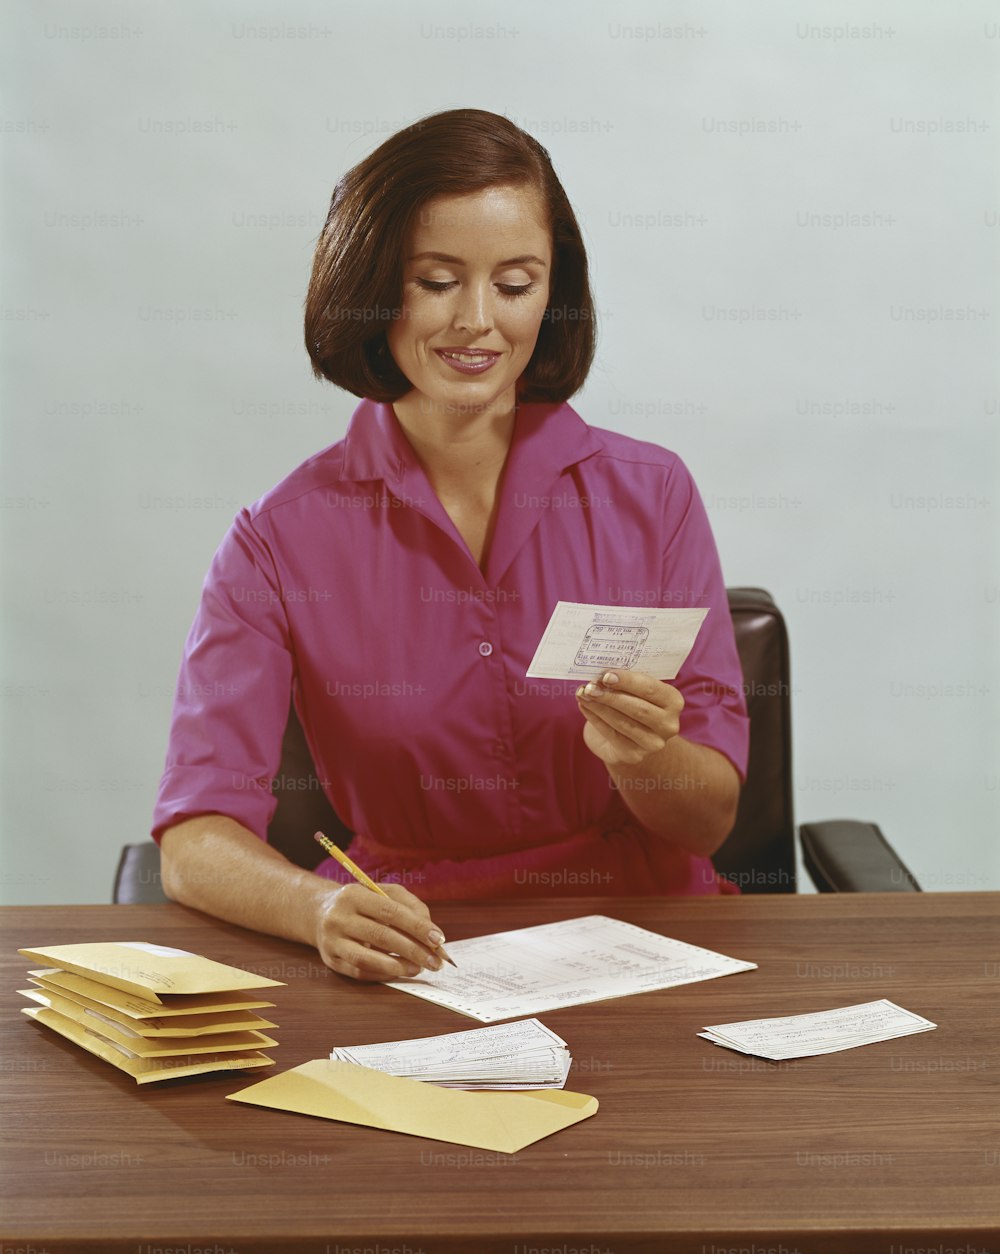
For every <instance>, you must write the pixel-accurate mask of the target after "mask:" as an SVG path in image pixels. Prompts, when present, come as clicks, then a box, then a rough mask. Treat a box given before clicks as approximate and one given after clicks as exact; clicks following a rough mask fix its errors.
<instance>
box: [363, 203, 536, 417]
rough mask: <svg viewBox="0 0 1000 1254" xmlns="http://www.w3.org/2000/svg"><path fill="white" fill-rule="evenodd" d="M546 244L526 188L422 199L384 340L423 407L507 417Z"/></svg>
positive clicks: (525, 352) (528, 347)
mask: <svg viewBox="0 0 1000 1254" xmlns="http://www.w3.org/2000/svg"><path fill="white" fill-rule="evenodd" d="M551 268H552V242H551V239H550V233H549V228H548V225H547V224H546V221H545V214H544V211H543V207H542V202H541V199H540V197H539V195H538V193H537V192H536V191H535V190H534V189H533V188H526V187H490V188H486V189H485V190H483V191H481V192H474V193H472V194H470V195H466V196H441V197H438V198H437V199H435V200H431V201H428V202H427V204H425V205H424V206H423V207H422V209H421V210H420V212H419V213H418V215H417V220H416V224H415V226H414V228H413V231H412V234H411V237H410V240H409V245H408V247H407V249H406V256H405V257H404V259H403V300H402V309H401V316H400V317H399V318H397V319H396V320H394V321H393V323H392V324H391V326H390V328H389V330H388V332H387V338H388V342H389V348H390V350H391V352H392V355H393V358H394V359H395V361H396V364H397V365H398V366H399V368H400V370H401V371H402V372H403V374H404V375H406V377H407V379H409V381H410V382H411V383H412V384H413V387H414V391H415V393H416V394H417V397H415V396H414V393H408V394H407V397H406V398H405V399H406V401H407V402H411V401H412V400H413V399H417V398H418V397H419V398H420V399H421V401H422V406H423V407H424V408H426V409H427V410H429V411H432V412H435V411H440V410H444V411H445V412H475V411H481V410H484V409H489V408H496V409H501V408H503V409H512V408H513V406H514V384H515V382H516V380H517V378H518V376H519V375H520V374H521V373H522V372H523V370H524V368H525V366H527V364H528V361H529V359H530V357H531V354H532V353H533V352H534V348H535V341H536V340H537V339H538V332H539V329H540V327H541V325H542V318H543V316H544V314H545V309H546V306H547V303H548V298H549V277H550V273H551Z"/></svg>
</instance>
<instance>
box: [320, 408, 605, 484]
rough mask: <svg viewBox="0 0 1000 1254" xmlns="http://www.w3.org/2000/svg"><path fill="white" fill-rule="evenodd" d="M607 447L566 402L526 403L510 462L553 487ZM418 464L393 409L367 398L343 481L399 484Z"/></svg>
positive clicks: (356, 420) (350, 434)
mask: <svg viewBox="0 0 1000 1254" xmlns="http://www.w3.org/2000/svg"><path fill="white" fill-rule="evenodd" d="M603 447H604V445H603V442H602V441H601V439H600V437H599V436H598V435H597V434H596V432H595V431H594V430H593V428H591V427H589V426H588V425H587V424H586V423H585V422H584V421H583V419H582V418H581V417H580V415H579V414H578V413H577V412H576V410H574V409H573V408H572V407H571V406H570V405H568V404H566V403H565V402H563V403H562V404H554V403H549V404H525V405H520V406H519V407H518V412H517V420H516V422H515V423H514V434H513V436H512V438H511V447H510V452H509V454H508V463H509V464H510V465H511V467H512V468H513V466H515V465H516V466H517V467H518V468H519V469H522V470H527V469H528V468H529V467H530V468H531V477H532V479H533V480H535V482H536V483H541V482H544V483H546V484H547V483H551V481H552V479H553V478H554V477H555V476H557V475H559V474H561V473H562V472H563V471H564V470H565V469H566V467H567V466H573V465H575V464H576V463H577V462H581V461H583V460H585V459H586V458H588V457H592V456H593V455H594V454H595V453H598V452H600V451H601V449H602V448H603ZM418 465H419V463H418V462H417V458H416V454H415V453H414V452H413V448H412V446H411V444H410V442H409V440H408V439H407V438H406V436H405V434H404V433H403V429H402V427H401V426H400V425H399V420H398V419H397V418H396V415H395V413H394V412H393V408H392V406H391V405H390V404H388V403H381V402H379V401H371V400H363V401H362V402H361V403H360V404H359V405H358V407H357V408H356V409H355V411H354V413H353V415H352V416H351V421H350V423H349V425H348V428H347V434H346V436H345V438H344V459H343V463H342V465H341V468H340V478H341V479H351V480H356V481H358V482H365V481H368V480H372V479H382V480H385V482H386V483H395V484H399V483H400V482H401V481H402V480H403V479H404V478H405V477H406V476H407V475H408V473H410V472H411V471H412V470H413V469H415V468H416V467H417V466H418Z"/></svg>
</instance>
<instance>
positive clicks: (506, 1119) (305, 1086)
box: [227, 1058, 597, 1154]
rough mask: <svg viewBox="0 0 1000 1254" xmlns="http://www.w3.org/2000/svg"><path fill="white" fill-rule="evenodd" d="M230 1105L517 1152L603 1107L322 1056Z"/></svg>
mask: <svg viewBox="0 0 1000 1254" xmlns="http://www.w3.org/2000/svg"><path fill="white" fill-rule="evenodd" d="M227 1101H231V1102H246V1103H247V1104H248V1105H250V1106H268V1107H270V1108H271V1109H272V1110H290V1111H294V1112H295V1113H296V1114H300V1115H316V1116H318V1117H319V1118H320V1119H337V1120H339V1121H340V1122H342V1123H359V1124H362V1125H363V1126H364V1127H366V1128H384V1129H385V1130H386V1131H387V1132H405V1133H406V1134H407V1135H408V1136H425V1137H428V1138H429V1139H430V1140H432V1141H449V1142H451V1143H452V1144H453V1145H471V1146H473V1147H474V1148H476V1149H484V1150H494V1151H496V1152H497V1153H501V1154H514V1153H516V1152H517V1151H518V1150H521V1149H524V1147H525V1146H526V1145H531V1144H532V1143H533V1142H535V1141H540V1140H542V1138H543V1137H547V1136H551V1135H552V1133H553V1132H561V1131H562V1129H563V1128H568V1127H569V1126H570V1125H571V1124H574V1123H579V1122H580V1120H581V1119H589V1117H590V1116H591V1115H593V1114H594V1113H595V1112H596V1110H597V1098H596V1097H588V1096H587V1094H586V1093H568V1092H567V1091H566V1090H565V1089H542V1090H538V1091H536V1092H524V1093H467V1092H464V1091H462V1090H459V1089H443V1088H438V1086H437V1085H435V1084H427V1083H424V1082H423V1081H422V1080H406V1079H403V1078H402V1077H400V1076H395V1075H386V1074H385V1072H382V1071H373V1070H372V1069H370V1068H369V1067H359V1066H357V1064H355V1063H348V1062H334V1061H332V1060H331V1059H329V1058H317V1059H314V1060H313V1061H312V1062H304V1063H303V1064H302V1065H301V1066H300V1067H293V1068H292V1069H291V1071H285V1072H282V1074H281V1075H276V1076H272V1077H271V1078H270V1079H269V1080H262V1081H261V1082H260V1083H259V1084H252V1085H251V1086H250V1088H248V1089H243V1090H242V1091H241V1092H239V1093H229V1094H227Z"/></svg>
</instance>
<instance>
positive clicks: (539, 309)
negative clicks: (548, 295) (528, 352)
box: [503, 304, 545, 348]
mask: <svg viewBox="0 0 1000 1254" xmlns="http://www.w3.org/2000/svg"><path fill="white" fill-rule="evenodd" d="M544 317H545V305H543V304H538V305H533V306H532V308H530V309H512V310H510V311H508V313H507V316H506V318H505V319H504V323H503V325H504V329H505V331H506V334H507V337H508V338H509V339H510V340H511V341H516V342H517V343H518V344H523V345H524V347H525V348H529V347H533V346H534V343H535V340H536V339H537V338H538V333H539V331H540V330H541V329H542V320H543V319H544Z"/></svg>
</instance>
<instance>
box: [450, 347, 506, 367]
mask: <svg viewBox="0 0 1000 1254" xmlns="http://www.w3.org/2000/svg"><path fill="white" fill-rule="evenodd" d="M434 351H435V352H437V353H439V354H440V355H441V356H442V357H444V358H445V359H446V360H447V361H460V362H461V363H462V364H463V365H465V366H481V365H482V364H483V363H484V362H487V361H493V360H494V358H496V357H499V356H500V354H499V353H494V352H492V351H490V350H489V349H476V348H470V349H468V350H465V351H456V350H454V349H447V348H438V349H435V350H434Z"/></svg>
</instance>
